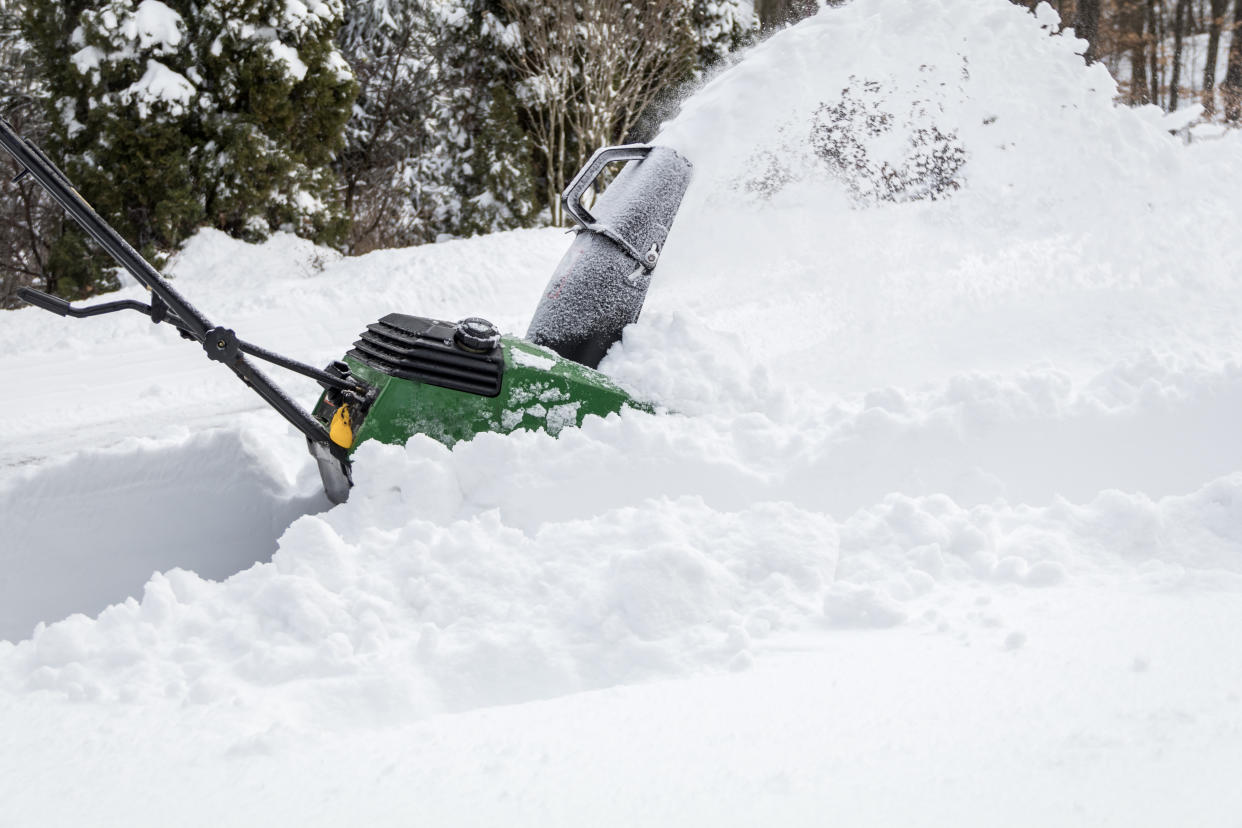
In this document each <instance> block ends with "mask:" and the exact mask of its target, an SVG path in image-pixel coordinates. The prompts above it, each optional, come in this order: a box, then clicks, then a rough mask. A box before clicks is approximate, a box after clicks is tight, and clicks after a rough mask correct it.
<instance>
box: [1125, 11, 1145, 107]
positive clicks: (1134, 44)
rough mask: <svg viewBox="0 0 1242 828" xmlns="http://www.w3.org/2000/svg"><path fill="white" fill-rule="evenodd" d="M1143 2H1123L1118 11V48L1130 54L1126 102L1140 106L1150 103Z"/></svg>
mask: <svg viewBox="0 0 1242 828" xmlns="http://www.w3.org/2000/svg"><path fill="white" fill-rule="evenodd" d="M1143 11H1144V6H1143V0H1123V2H1122V3H1121V6H1120V10H1119V15H1120V17H1119V20H1118V26H1119V28H1120V29H1121V41H1120V46H1121V48H1122V49H1124V50H1128V51H1129V52H1130V88H1129V90H1128V92H1127V95H1126V102H1127V103H1129V104H1130V105H1131V106H1140V105H1142V104H1145V103H1150V102H1151V96H1150V90H1149V89H1148V86H1147V44H1146V42H1145V41H1144V40H1143V26H1144V19H1143V18H1144V14H1143Z"/></svg>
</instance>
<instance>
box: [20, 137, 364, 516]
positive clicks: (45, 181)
mask: <svg viewBox="0 0 1242 828" xmlns="http://www.w3.org/2000/svg"><path fill="white" fill-rule="evenodd" d="M0 146H2V147H4V149H5V150H6V151H7V152H8V153H9V155H11V156H13V160H14V161H16V162H17V164H18V166H19V167H20V168H21V171H20V172H19V174H18V179H21V178H25V177H26V176H31V177H33V178H34V179H35V180H36V181H37V182H38V183H39V186H41V187H42V188H43V189H44V190H45V191H46V192H47V194H48V195H50V196H51V197H52V199H53V200H54V201H56V203H57V204H59V205H60V206H61V207H62V208H64V210H65V212H67V213H68V214H69V216H70V217H71V218H72V219H73V220H74V221H75V222H77V224H78V226H80V227H81V228H82V229H83V230H84V231H85V232H86V234H87V235H88V236H90V237H91V238H92V239H94V240H95V242H96V243H98V244H99V246H100V247H102V248H103V249H104V250H105V251H106V252H107V253H108V255H109V256H111V257H112V258H113V260H114V261H116V263H117V264H119V265H120V266H121V267H123V268H125V270H127V271H128V272H129V273H130V274H131V275H132V276H133V277H134V278H135V279H137V280H138V281H139V282H140V283H141V284H142V285H143V286H144V287H146V288H147V289H148V290H150V291H151V293H152V299H151V304H150V305H145V304H143V303H142V302H138V301H136V300H130V299H127V300H123V301H119V302H107V303H104V304H102V305H92V306H88V307H85V308H75V307H73V306H72V305H70V304H69V303H68V302H66V301H64V300H63V299H60V298H59V297H56V296H51V295H49V294H47V293H43V292H41V291H38V290H34V289H33V288H23V289H22V290H21V291H20V292H19V293H18V296H19V297H20V298H21V299H22V300H24V301H26V302H29V303H30V304H32V305H35V306H36V307H39V308H42V309H43V310H46V311H50V312H51V313H55V314H57V315H59V316H73V317H83V316H98V315H99V314H104V313H112V312H114V311H120V310H137V311H139V312H141V313H145V314H146V315H147V316H150V317H151V321H153V322H169V323H170V324H172V325H174V326H175V327H176V328H177V329H178V330H180V331H181V333H182V335H183V336H185V337H186V338H188V339H192V340H194V341H196V342H198V343H199V344H200V345H202V347H203V350H204V351H205V352H206V354H207V358H208V359H210V360H213V361H215V362H222V363H224V364H225V365H227V366H228V367H229V369H230V370H231V371H232V372H233V373H234V374H236V375H237V377H238V378H239V379H240V380H241V381H242V382H244V383H245V384H246V385H248V386H249V387H250V388H251V389H252V390H253V391H254V392H255V393H257V394H258V395H259V396H260V397H262V398H263V401H264V402H266V403H267V404H268V405H270V406H271V407H272V408H274V409H276V411H277V413H279V414H280V415H281V416H282V417H284V418H285V419H286V420H287V421H288V422H289V423H290V424H292V425H293V426H294V427H295V428H297V429H298V431H300V432H302V434H304V435H305V436H306V439H307V441H308V442H309V443H310V445H311V453H312V454H313V455H315V457H316V459H317V460H319V461H320V467H321V469H322V467H323V466H324V465H325V464H327V465H329V466H331V467H332V472H333V475H334V479H335V481H336V486H337V489H338V490H341V489H343V490H344V491H346V492H348V486H349V480H350V467H349V458H348V455H347V454H346V452H345V451H344V450H343V449H341V448H340V447H339V446H336V445H335V444H334V443H333V442H332V440H331V438H330V435H329V434H328V430H327V429H326V428H325V427H324V426H323V425H322V424H321V423H319V422H318V421H317V420H316V419H315V418H314V417H312V416H311V415H310V414H309V413H308V412H307V411H306V410H305V409H303V408H302V407H301V406H299V405H298V404H297V403H296V402H294V401H293V400H292V399H291V398H290V397H289V396H288V395H287V394H286V393H285V392H284V391H283V390H282V389H281V388H280V387H279V386H277V385H276V384H275V383H273V382H272V381H271V380H270V379H268V377H267V376H266V375H265V374H263V373H262V372H261V371H259V370H258V369H257V368H255V367H254V366H253V365H252V364H251V363H250V362H249V361H248V360H247V359H246V356H245V355H246V354H250V355H252V356H255V357H258V358H259V359H264V360H267V361H268V362H271V363H273V364H276V365H279V366H281V367H283V368H288V369H289V370H292V371H296V372H298V373H300V374H304V375H306V376H310V377H313V378H314V379H316V380H318V381H319V382H320V384H322V385H323V386H324V387H325V388H329V387H331V388H337V389H340V390H342V391H343V392H344V393H347V394H355V395H358V396H359V398H360V399H361V398H362V397H364V396H365V395H366V394H367V393H368V392H370V390H371V388H370V386H368V385H365V384H363V383H360V382H358V381H357V380H355V379H354V378H352V377H348V376H347V377H341V376H337V375H334V374H329V373H328V372H325V371H320V370H318V369H316V368H313V367H311V366H309V365H305V364H303V363H300V362H297V361H296V360H292V359H289V358H287V357H283V356H280V355H279V354H275V353H273V352H271V351H268V350H266V349H263V348H260V347H258V346H256V345H251V344H249V343H247V342H243V341H241V340H240V339H238V338H237V335H236V334H234V333H233V331H231V330H229V329H228V328H223V327H219V326H216V325H213V324H212V323H211V321H210V320H208V319H207V317H206V316H204V315H203V314H202V313H200V312H199V311H198V309H197V308H195V307H194V306H193V305H191V304H190V303H189V302H188V301H186V300H185V298H184V297H182V296H181V294H179V293H178V292H177V291H176V290H175V289H173V287H172V285H170V284H168V282H166V281H165V280H164V278H163V277H162V276H160V274H159V271H157V270H156V269H155V268H154V267H153V266H152V265H151V263H150V262H148V261H147V260H146V259H144V258H143V257H142V255H141V254H139V253H138V251H136V250H135V249H134V248H133V247H131V246H130V245H129V243H128V242H126V241H125V239H123V238H121V235H120V234H119V233H117V231H116V230H115V229H114V228H113V227H112V226H111V225H110V224H108V223H107V222H106V221H104V220H103V218H102V217H100V215H99V214H98V213H96V212H95V209H94V208H93V207H91V205H90V204H89V203H88V202H87V201H86V199H84V198H83V197H82V195H81V194H80V193H79V192H78V191H77V189H76V188H75V187H74V186H73V183H72V182H71V181H70V180H69V179H68V177H67V176H66V175H65V174H64V173H63V172H61V170H60V168H59V167H57V166H56V164H55V163H53V162H52V160H51V159H50V158H48V157H47V155H46V154H44V152H43V151H42V150H41V149H39V148H38V147H37V146H35V145H34V144H33V143H32V142H30V141H27V140H25V139H24V138H22V137H21V136H20V135H18V134H17V132H16V131H15V130H14V129H13V127H12V126H11V125H10V124H9V122H8V121H6V120H5V119H4V118H0ZM325 480H327V475H326V474H325Z"/></svg>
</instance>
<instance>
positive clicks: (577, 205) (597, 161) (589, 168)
mask: <svg viewBox="0 0 1242 828" xmlns="http://www.w3.org/2000/svg"><path fill="white" fill-rule="evenodd" d="M652 149H654V147H652V146H651V145H650V144H623V145H622V146H619V147H604V148H603V149H599V150H596V151H595V154H594V155H592V156H591V160H590V161H588V162H587V164H586V166H585V167H583V168H582V169H581V170H579V171H578V174H577V175H575V176H574V180H573V181H571V182H569V186H568V187H566V188H565V193H564V194H563V195H562V196H561V199H562V200H563V201H564V203H565V212H567V213H569V215H571V216H573V219H574V221H576V222H578V224H580V225H582V226H583V227H585V228H587V229H588V230H589V229H592V228H593V227H594V226H595V225H596V224H598V222H597V221H596V220H595V216H593V215H591V213H590V211H589V210H587V208H585V207H583V206H582V196H583V195H585V194H586V191H587V188H588V187H590V186H591V185H592V184H594V183H595V179H597V178H599V174H600V173H602V172H603V171H604V167H607V166H608V165H609V164H611V163H613V162H615V161H641V160H643V159H644V158H646V157H647V156H648V155H650V154H651V150H652Z"/></svg>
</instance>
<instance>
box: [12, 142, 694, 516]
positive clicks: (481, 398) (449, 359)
mask: <svg viewBox="0 0 1242 828" xmlns="http://www.w3.org/2000/svg"><path fill="white" fill-rule="evenodd" d="M0 144H3V146H4V149H5V150H7V151H8V153H9V154H10V155H12V156H13V158H14V159H15V160H16V161H17V163H18V165H19V166H20V167H21V172H20V173H19V174H18V180H20V179H22V178H25V177H26V176H27V175H29V176H33V177H34V179H35V180H36V181H37V182H38V183H39V184H40V185H41V186H42V187H43V189H45V190H46V191H47V192H48V194H49V195H51V197H52V198H53V199H54V200H55V201H56V202H57V203H58V204H60V206H61V207H63V208H64V209H65V211H66V212H68V213H69V215H70V216H71V217H72V218H73V219H74V221H76V222H77V223H78V224H79V225H80V226H81V227H82V229H83V230H85V231H86V233H87V235H89V236H90V237H91V238H92V239H94V240H95V241H96V242H97V243H98V244H99V245H100V246H101V247H102V248H103V249H104V250H105V251H106V252H107V253H108V254H109V255H110V256H111V257H112V258H113V259H115V260H116V262H117V264H119V265H120V266H121V267H123V268H125V270H127V271H128V272H129V273H130V274H131V275H133V277H134V278H135V279H137V280H138V281H139V282H140V283H142V284H143V285H144V286H145V287H146V288H147V289H148V290H149V291H150V292H151V300H150V304H143V303H142V302H140V301H137V300H134V299H125V300H121V301H114V302H104V303H101V304H95V305H89V306H85V307H75V306H73V305H71V304H69V303H68V302H66V301H65V300H64V299H61V298H59V297H56V296H52V295H49V294H47V293H43V292H42V291H38V290H34V289H32V288H21V289H20V290H19V291H18V296H19V297H20V298H21V299H22V300H23V301H25V302H28V303H30V304H32V305H37V306H38V307H40V308H43V309H44V310H47V311H51V312H52V313H55V314H59V315H60V316H73V317H85V316H98V315H100V314H105V313H113V312H116V311H122V310H134V311H138V312H139V313H143V314H146V315H147V316H149V317H150V318H151V321H152V322H156V323H158V322H167V323H169V324H171V325H173V326H175V327H176V328H177V329H178V330H179V331H180V332H181V335H182V336H183V337H185V338H186V339H191V340H194V341H195V342H197V343H199V344H200V345H201V346H202V347H203V349H204V351H206V354H207V358H208V359H211V360H214V361H216V362H222V363H224V364H225V365H227V366H228V367H229V368H230V369H231V370H232V371H233V373H235V374H236V375H237V376H238V377H239V378H240V379H241V381H242V382H244V383H245V384H246V385H248V386H250V388H252V389H253V390H254V391H255V392H256V393H257V394H258V395H259V396H260V397H262V398H263V400H264V401H265V402H266V403H267V404H268V405H270V406H271V407H272V408H274V409H276V411H277V412H278V413H279V414H280V415H281V416H282V417H284V418H285V419H286V420H288V421H289V422H290V423H292V424H293V426H294V427H295V428H296V429H298V431H300V432H302V434H304V435H305V436H306V441H307V444H308V445H309V447H310V452H311V455H312V456H313V457H314V458H315V460H316V461H317V462H318V465H319V473H320V476H321V477H322V479H323V487H324V490H325V491H326V492H327V495H328V497H329V499H331V500H332V501H333V502H335V503H341V502H344V501H345V499H346V498H347V497H348V496H349V488H350V486H351V485H352V476H351V466H350V457H351V455H352V454H353V451H354V449H355V448H356V447H357V446H358V445H359V444H361V443H363V442H365V441H367V440H379V441H380V442H383V443H394V444H398V445H400V444H404V443H405V442H406V440H408V439H409V438H410V437H411V436H413V435H414V434H426V435H427V436H429V437H432V438H434V439H436V440H439V441H440V442H443V443H445V444H447V445H452V444H453V443H455V442H457V441H459V440H467V439H469V438H471V437H473V436H474V435H475V434H478V433H480V432H485V431H495V432H501V433H507V432H510V431H515V430H518V429H531V428H541V429H547V430H550V431H553V432H555V431H558V430H559V429H560V428H562V427H565V426H570V425H580V424H581V423H582V420H583V418H584V417H586V416H587V415H590V414H597V415H601V416H603V415H607V414H610V413H613V412H615V411H619V410H620V409H622V408H624V407H626V406H632V407H636V408H642V409H646V408H648V406H646V405H645V404H643V403H641V402H639V401H636V400H634V399H633V398H632V397H631V396H630V395H629V394H627V393H626V392H625V391H624V390H623V389H621V388H620V387H618V386H617V385H616V384H614V383H613V382H612V381H611V380H609V379H608V378H607V377H605V376H604V375H603V374H601V373H599V372H598V371H596V370H595V368H596V366H598V365H599V362H600V360H601V359H603V357H604V354H605V353H606V352H607V351H608V348H609V347H610V346H611V345H612V344H613V343H614V342H616V341H617V340H619V339H620V338H621V331H622V329H623V328H624V327H625V326H626V325H628V324H630V323H631V322H634V321H636V320H637V319H638V315H639V313H640V312H641V311H642V307H643V301H644V299H645V298H646V295H647V288H648V286H649V285H650V283H651V274H652V271H653V270H654V269H655V266H656V264H657V263H658V262H659V260H660V254H661V252H662V251H663V249H664V242H665V239H666V238H667V237H668V233H669V229H670V228H671V227H672V224H673V219H674V218H675V217H676V215H677V209H678V207H679V206H680V205H681V199H682V196H683V195H685V192H686V187H687V186H688V185H689V183H690V175H691V166H690V163H689V162H688V161H686V160H685V159H684V158H682V157H681V156H679V155H678V154H677V153H676V152H674V151H673V150H671V149H667V148H664V147H653V146H645V145H629V146H621V147H609V148H605V149H601V150H599V151H598V152H597V153H595V155H594V156H593V157H592V158H591V160H590V161H589V162H588V163H587V165H586V167H584V168H583V169H582V171H581V172H579V173H578V175H577V176H576V177H575V178H574V180H573V181H572V182H571V183H570V185H569V187H568V188H567V189H566V190H565V193H564V195H563V198H564V202H565V208H566V210H567V211H568V213H569V215H571V216H572V217H573V218H574V220H575V221H576V222H577V224H578V227H577V237H576V238H575V239H574V241H573V244H572V245H571V246H570V248H569V251H568V252H567V253H566V254H565V257H564V258H563V259H562V260H561V262H560V264H559V265H558V266H557V269H556V271H555V272H554V273H553V275H552V279H551V281H550V282H549V283H548V287H547V289H546V290H545V291H544V295H543V298H542V300H541V301H540V303H539V306H538V308H536V310H535V314H534V317H533V319H532V321H531V325H530V330H529V331H528V332H527V335H526V337H525V338H519V337H516V336H510V335H502V334H501V333H500V332H499V331H498V330H497V329H496V327H495V326H494V325H492V324H491V323H490V322H488V321H486V320H484V319H479V318H469V319H463V320H461V321H459V322H444V321H440V320H436V319H428V318H424V317H421V316H410V315H407V314H404V313H390V314H388V315H387V316H385V317H384V318H383V319H380V320H379V321H378V322H376V323H374V324H372V325H367V328H366V330H365V331H363V332H362V335H361V337H360V338H359V339H358V340H357V341H356V342H354V344H353V347H352V348H351V349H350V350H349V351H348V352H347V353H346V354H345V355H344V357H343V358H342V359H340V360H337V361H334V362H333V363H332V364H331V365H329V366H327V367H326V368H324V369H323V370H320V369H317V368H315V367H313V366H311V365H307V364H305V363H302V362H298V361H297V360H293V359H289V358H288V357H284V356H281V355H280V354H276V353H274V352H272V351H269V350H267V349H265V348H261V347H259V346H257V345H253V344H251V343H249V342H246V341H243V340H241V339H239V338H238V337H237V334H235V333H234V332H233V331H232V330H230V329H228V328H225V327H222V326H219V325H216V324H214V323H212V322H211V321H209V320H208V319H207V317H206V316H204V315H203V314H202V313H201V312H199V311H198V310H197V309H196V308H195V307H194V306H193V305H191V304H190V303H189V302H187V301H186V300H185V299H184V298H183V297H182V296H181V295H180V294H179V293H178V292H177V291H176V290H174V289H173V287H172V286H171V285H170V284H169V283H168V282H167V281H165V279H164V278H163V277H162V276H160V274H159V272H158V271H157V270H156V269H155V268H154V267H152V265H151V264H150V263H149V262H148V261H147V260H146V259H144V258H143V257H142V256H141V255H139V254H138V252H137V251H135V250H134V248H133V247H131V246H130V245H129V244H128V243H127V242H126V241H125V240H124V239H122V238H121V236H120V235H119V234H118V233H117V232H116V230H114V229H113V228H112V227H111V226H110V225H109V224H108V223H107V222H106V221H104V220H103V219H102V218H100V216H99V214H98V213H96V212H95V211H94V209H93V208H92V207H91V206H90V204H88V203H87V202H86V200H85V199H83V198H82V196H80V195H79V194H78V192H77V190H76V189H74V187H73V184H72V183H71V182H70V181H69V179H68V178H66V177H65V174H64V173H62V172H61V171H60V170H59V169H58V168H57V167H56V165H55V164H54V163H52V161H51V159H49V158H48V157H47V156H46V155H45V154H44V153H43V152H42V150H40V149H39V148H38V147H36V146H35V145H34V144H33V143H31V142H29V141H26V140H24V139H22V138H21V137H20V136H19V135H18V134H17V133H16V132H15V131H14V130H13V128H12V127H11V126H10V125H9V123H8V122H7V121H4V120H3V119H0ZM622 161H624V162H629V163H627V164H626V166H625V168H624V169H623V170H621V172H620V173H619V174H618V175H617V177H616V180H615V181H613V183H612V184H611V185H609V186H608V188H607V189H605V190H604V192H603V194H602V195H601V196H600V197H599V199H598V201H597V202H596V203H595V204H594V206H593V208H592V209H593V210H594V211H595V214H594V215H592V213H591V212H589V211H588V210H587V208H586V207H584V206H583V204H582V197H583V195H585V193H586V191H587V190H588V189H589V188H591V187H592V186H594V184H595V182H596V179H597V178H598V177H599V175H600V173H602V172H603V171H604V169H605V168H606V167H607V166H608V165H610V164H612V163H615V162H622ZM251 357H253V358H254V359H258V360H263V361H265V362H270V363H272V364H273V365H277V366H279V367H281V368H285V369H287V370H290V371H294V372H296V373H299V374H302V375H304V376H307V377H311V378H312V379H314V380H316V381H317V382H318V383H319V384H320V385H321V386H322V387H323V389H324V391H323V394H322V395H321V396H320V398H319V401H318V402H317V403H316V405H315V406H314V408H313V409H312V410H311V411H306V410H305V409H304V408H302V407H301V406H299V405H298V404H297V403H296V402H294V401H293V400H292V399H291V398H290V397H289V395H288V394H286V393H285V392H284V391H282V390H281V389H280V387H278V386H277V385H276V384H274V383H273V382H272V381H271V380H270V379H268V377H267V376H266V375H265V374H263V373H262V372H260V371H259V370H258V369H257V368H255V366H254V364H253V362H252V361H251V359H249V358H251Z"/></svg>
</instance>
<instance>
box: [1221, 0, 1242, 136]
mask: <svg viewBox="0 0 1242 828" xmlns="http://www.w3.org/2000/svg"><path fill="white" fill-rule="evenodd" d="M1232 29H1233V37H1232V38H1231V39H1230V41H1229V63H1228V66H1227V68H1226V69H1225V80H1224V82H1223V83H1221V85H1220V96H1221V99H1222V100H1223V101H1224V104H1225V120H1226V121H1229V122H1230V123H1237V122H1238V121H1239V120H1242V0H1234V5H1233V26H1232Z"/></svg>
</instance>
